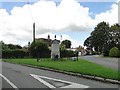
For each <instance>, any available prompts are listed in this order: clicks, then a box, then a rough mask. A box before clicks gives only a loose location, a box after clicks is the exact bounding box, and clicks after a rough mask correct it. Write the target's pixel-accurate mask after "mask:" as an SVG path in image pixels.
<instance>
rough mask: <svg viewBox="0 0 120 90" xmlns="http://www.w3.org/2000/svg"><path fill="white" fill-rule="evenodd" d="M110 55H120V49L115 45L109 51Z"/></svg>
mask: <svg viewBox="0 0 120 90" xmlns="http://www.w3.org/2000/svg"><path fill="white" fill-rule="evenodd" d="M109 56H110V57H120V50H119V49H118V48H117V47H113V48H111V49H110V52H109Z"/></svg>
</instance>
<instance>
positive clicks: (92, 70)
mask: <svg viewBox="0 0 120 90" xmlns="http://www.w3.org/2000/svg"><path fill="white" fill-rule="evenodd" d="M3 61H5V62H11V63H16V64H28V65H33V66H38V67H47V68H52V69H57V70H64V71H68V72H74V73H81V74H87V75H94V76H99V77H103V78H109V79H115V80H118V79H119V80H120V77H118V76H119V75H120V72H118V71H115V70H112V69H110V68H106V67H104V66H101V65H98V64H95V63H92V62H89V61H86V60H83V59H79V60H78V61H71V60H65V59H63V60H59V61H58V60H57V61H54V60H51V59H44V60H40V61H39V62H37V60H36V59H4V60H3Z"/></svg>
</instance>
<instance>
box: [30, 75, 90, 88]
mask: <svg viewBox="0 0 120 90" xmlns="http://www.w3.org/2000/svg"><path fill="white" fill-rule="evenodd" d="M30 75H31V76H33V77H34V78H35V79H37V80H39V81H40V82H42V83H43V84H44V85H46V86H48V87H49V88H56V87H55V86H53V85H51V84H49V83H48V82H46V81H44V80H43V79H41V78H44V79H49V80H54V81H59V82H62V83H68V84H70V85H67V86H64V87H60V88H88V87H89V86H86V85H83V84H78V83H74V82H69V81H64V80H60V79H55V78H50V77H45V76H40V75H35V74H30Z"/></svg>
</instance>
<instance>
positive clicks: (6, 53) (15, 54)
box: [2, 50, 29, 58]
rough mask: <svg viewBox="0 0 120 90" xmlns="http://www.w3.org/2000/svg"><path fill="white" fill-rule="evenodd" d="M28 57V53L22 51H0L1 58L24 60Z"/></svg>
mask: <svg viewBox="0 0 120 90" xmlns="http://www.w3.org/2000/svg"><path fill="white" fill-rule="evenodd" d="M28 56H29V54H28V52H25V51H23V50H2V58H24V57H28Z"/></svg>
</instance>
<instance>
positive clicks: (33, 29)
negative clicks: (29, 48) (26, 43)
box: [33, 23, 35, 44]
mask: <svg viewBox="0 0 120 90" xmlns="http://www.w3.org/2000/svg"><path fill="white" fill-rule="evenodd" d="M33 43H34V44H35V23H33Z"/></svg>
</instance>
